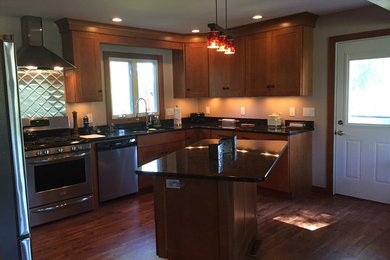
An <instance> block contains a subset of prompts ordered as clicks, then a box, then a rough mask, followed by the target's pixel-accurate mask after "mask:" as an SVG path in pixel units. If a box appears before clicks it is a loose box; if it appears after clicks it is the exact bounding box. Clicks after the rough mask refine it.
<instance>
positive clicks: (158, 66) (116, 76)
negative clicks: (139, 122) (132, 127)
mask: <svg viewBox="0 0 390 260" xmlns="http://www.w3.org/2000/svg"><path fill="white" fill-rule="evenodd" d="M103 59H104V70H105V84H106V106H107V121H108V123H126V122H131V121H134V120H135V117H136V114H137V113H139V116H145V110H146V111H147V113H148V114H149V115H150V114H152V113H153V114H154V115H160V116H162V113H163V111H164V108H163V83H162V82H163V81H162V57H161V56H159V55H147V54H133V53H114V52H104V53H103ZM139 98H142V99H144V100H145V102H144V101H143V100H140V101H139V104H138V107H137V100H138V99H139ZM145 103H146V108H145Z"/></svg>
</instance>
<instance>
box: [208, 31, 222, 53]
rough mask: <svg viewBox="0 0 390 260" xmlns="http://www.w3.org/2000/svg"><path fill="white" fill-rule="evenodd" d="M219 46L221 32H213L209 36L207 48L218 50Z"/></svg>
mask: <svg viewBox="0 0 390 260" xmlns="http://www.w3.org/2000/svg"><path fill="white" fill-rule="evenodd" d="M218 46H219V32H218V31H211V32H209V34H208V35H207V48H209V49H217V48H218Z"/></svg>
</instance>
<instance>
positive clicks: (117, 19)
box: [111, 17, 122, 23]
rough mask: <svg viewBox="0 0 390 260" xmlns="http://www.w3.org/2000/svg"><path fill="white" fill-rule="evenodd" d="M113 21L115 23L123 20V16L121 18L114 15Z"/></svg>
mask: <svg viewBox="0 0 390 260" xmlns="http://www.w3.org/2000/svg"><path fill="white" fill-rule="evenodd" d="M111 20H112V21H113V22H115V23H120V22H122V18H119V17H114V18H112V19H111Z"/></svg>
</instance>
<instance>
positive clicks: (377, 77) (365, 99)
mask: <svg viewBox="0 0 390 260" xmlns="http://www.w3.org/2000/svg"><path fill="white" fill-rule="evenodd" d="M389 70H390V58H389V57H386V58H374V59H359V60H350V61H349V89H348V91H349V100H348V122H349V123H358V124H380V125H390V102H389V97H390V74H389Z"/></svg>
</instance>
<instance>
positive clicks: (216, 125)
mask: <svg viewBox="0 0 390 260" xmlns="http://www.w3.org/2000/svg"><path fill="white" fill-rule="evenodd" d="M307 122H309V124H308V126H306V127H288V126H287V127H286V126H282V127H281V128H277V129H272V128H269V127H268V126H267V121H266V120H264V119H241V120H240V123H237V124H236V125H235V126H234V127H224V126H222V125H221V123H220V122H219V121H218V119H217V118H206V120H205V121H204V122H201V123H191V122H190V120H188V119H183V126H182V127H181V128H178V129H175V128H173V120H164V121H162V126H161V127H158V128H153V127H151V128H149V129H148V130H146V129H145V128H144V122H141V123H131V124H125V125H117V126H116V127H115V129H114V131H109V130H108V127H106V126H103V127H99V128H98V129H99V131H98V132H97V133H98V134H101V135H104V137H101V138H93V139H91V140H93V141H104V140H110V139H115V138H121V137H131V136H137V135H149V134H157V133H164V132H172V131H182V130H187V129H198V128H200V129H202V128H203V129H215V130H231V131H241V132H253V133H265V134H279V135H294V134H299V133H303V132H307V131H313V130H314V128H313V122H311V121H307ZM241 123H252V124H253V125H254V126H252V127H244V126H241Z"/></svg>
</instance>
